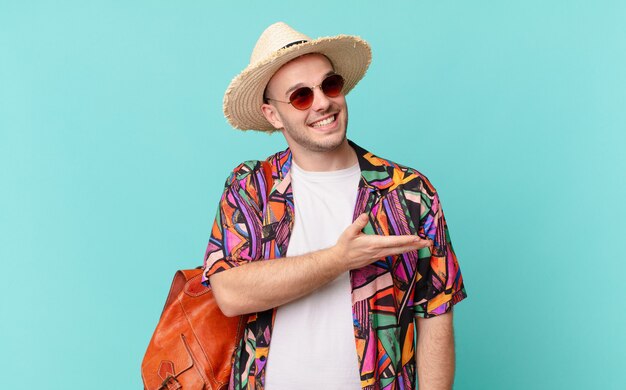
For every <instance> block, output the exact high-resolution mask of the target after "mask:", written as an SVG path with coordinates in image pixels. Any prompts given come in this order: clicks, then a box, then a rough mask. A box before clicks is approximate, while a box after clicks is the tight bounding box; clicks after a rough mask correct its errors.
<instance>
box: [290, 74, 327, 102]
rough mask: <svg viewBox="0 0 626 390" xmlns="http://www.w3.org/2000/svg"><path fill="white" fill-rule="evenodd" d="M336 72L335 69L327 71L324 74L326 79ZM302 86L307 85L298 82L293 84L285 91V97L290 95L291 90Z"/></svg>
mask: <svg viewBox="0 0 626 390" xmlns="http://www.w3.org/2000/svg"><path fill="white" fill-rule="evenodd" d="M334 74H336V73H335V71H334V70H330V71H328V72H326V74H325V75H324V79H326V77H328V76H332V75H334ZM324 79H322V81H324ZM300 87H306V85H304V83H298V84H296V85H293V86H291V87H290V88H289V89H288V90H287V91H285V97H289V95H290V94H291V92H293V91H295V90H296V89H298V88H300Z"/></svg>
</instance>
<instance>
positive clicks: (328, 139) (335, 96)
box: [203, 23, 466, 390]
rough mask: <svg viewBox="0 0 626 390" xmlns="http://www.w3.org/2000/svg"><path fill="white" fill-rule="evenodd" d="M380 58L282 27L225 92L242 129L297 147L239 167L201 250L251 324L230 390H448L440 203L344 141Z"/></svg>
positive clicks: (221, 295) (227, 305)
mask: <svg viewBox="0 0 626 390" xmlns="http://www.w3.org/2000/svg"><path fill="white" fill-rule="evenodd" d="M370 60H371V51H370V48H369V45H368V44H367V43H366V42H364V41H363V40H361V39H359V38H358V37H353V36H337V37H328V38H320V39H316V40H311V39H310V38H309V37H307V36H305V35H303V34H301V33H299V32H297V31H295V30H293V29H292V28H291V27H289V26H287V25H286V24H284V23H276V24H274V25H272V26H270V27H269V28H268V29H267V30H265V32H263V34H262V35H261V37H260V38H259V40H258V41H257V44H256V46H255V48H254V51H253V53H252V57H251V61H250V64H249V65H248V67H247V68H246V69H245V70H244V71H243V72H242V73H241V74H239V75H238V76H237V77H236V78H235V79H233V81H232V82H231V85H230V86H229V88H228V90H227V91H226V95H225V98H224V112H225V115H226V117H227V118H228V120H229V121H230V123H231V124H232V125H233V126H234V127H235V128H239V129H255V130H260V131H270V132H271V131H280V132H281V133H282V134H283V135H284V137H285V139H286V141H287V144H288V145H289V148H288V149H287V150H285V151H282V152H279V153H276V154H275V155H273V156H270V157H269V158H268V159H267V160H266V161H247V162H245V163H243V164H241V165H240V166H238V167H236V168H235V169H234V171H233V172H232V173H231V175H230V176H229V177H228V179H227V180H226V185H225V190H224V194H223V195H222V198H221V200H220V204H219V209H218V212H217V217H216V220H215V224H214V225H213V229H212V234H211V238H210V241H209V245H208V248H207V252H206V256H205V271H204V278H203V280H204V282H205V283H206V284H209V283H210V285H211V286H212V288H213V292H214V295H215V298H216V300H217V302H218V305H219V306H220V308H221V309H222V311H223V312H224V313H225V314H226V315H228V316H236V315H248V316H249V318H248V322H247V327H246V329H245V334H244V337H243V339H242V340H241V342H240V343H239V345H238V347H237V349H236V351H235V354H234V362H233V369H232V373H231V380H230V388H231V389H244V388H246V389H268V390H275V389H361V388H362V389H372V390H373V389H414V388H416V383H415V382H416V374H417V377H418V378H419V385H420V389H449V388H451V386H452V380H453V377H454V341H453V331H452V306H453V305H454V304H455V303H457V302H459V301H460V300H462V299H463V298H465V297H466V294H465V289H464V286H463V279H462V277H461V273H460V270H459V266H458V263H457V260H456V256H455V254H454V251H453V249H452V245H451V243H450V239H449V235H448V231H447V227H446V222H445V219H444V216H443V212H442V210H441V205H440V203H439V197H438V195H437V193H436V192H435V190H434V188H433V187H432V185H431V184H430V182H429V181H428V180H427V178H426V177H424V176H423V175H422V174H420V173H419V172H417V171H416V170H414V169H411V168H407V167H403V166H401V165H398V164H395V163H393V162H391V161H388V160H385V159H382V158H379V157H376V156H374V155H373V154H371V153H370V152H367V151H366V150H364V149H362V148H361V147H359V146H358V145H356V144H355V143H353V142H352V141H349V140H348V139H347V138H346V129H347V124H348V110H347V105H346V100H345V94H347V93H348V92H349V91H350V90H351V89H352V88H353V87H354V86H355V85H356V84H357V82H358V81H359V80H360V79H361V78H362V77H363V76H364V74H365V71H366V70H367V67H368V66H369V63H370ZM415 334H417V336H415Z"/></svg>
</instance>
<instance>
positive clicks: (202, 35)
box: [0, 0, 626, 389]
mask: <svg viewBox="0 0 626 390" xmlns="http://www.w3.org/2000/svg"><path fill="white" fill-rule="evenodd" d="M279 20H283V21H285V22H287V23H290V24H292V25H293V26H294V27H296V28H297V29H299V30H300V31H303V32H305V33H307V34H308V35H310V36H313V37H317V36H323V35H334V34H339V33H346V34H355V35H361V36H362V37H363V38H365V39H366V40H368V41H369V42H370V43H371V45H372V47H373V52H374V61H373V63H372V66H371V68H370V70H369V72H368V74H367V76H366V77H365V79H364V80H363V81H362V82H361V83H360V84H359V85H358V86H357V88H356V89H355V90H354V91H353V92H352V93H351V94H350V95H349V96H348V101H349V105H350V126H349V135H350V137H351V138H352V139H353V140H354V141H356V142H357V143H358V144H360V145H361V146H363V147H365V148H368V149H371V150H372V151H374V152H375V153H377V154H378V155H380V156H383V157H387V158H390V159H392V160H394V161H397V162H400V163H402V164H405V165H409V166H412V167H415V168H417V169H419V170H420V171H421V172H423V173H424V174H426V175H427V176H428V177H429V178H430V179H431V181H432V182H433V183H434V185H435V186H436V187H437V189H438V190H439V192H440V195H441V199H442V202H443V205H444V210H445V212H446V218H447V220H448V224H449V227H450V232H451V236H452V240H453V243H454V247H455V250H456V252H457V255H458V257H459V260H460V264H461V268H462V271H463V275H464V278H465V281H466V286H467V290H468V294H469V298H468V299H467V300H466V301H464V302H462V303H461V304H459V305H458V306H457V308H456V314H455V317H456V319H455V322H456V335H457V351H458V356H457V364H458V367H457V375H456V385H455V388H456V389H623V388H626V379H625V377H624V367H625V363H626V335H625V334H626V332H625V331H624V329H626V310H625V305H624V298H625V297H626V288H625V287H624V282H623V274H624V271H626V266H625V265H624V256H623V254H622V252H623V243H624V235H625V234H626V228H625V224H624V220H625V218H626V207H625V206H624V203H623V202H624V199H625V197H626V185H625V184H626V183H625V182H626V180H625V179H626V174H625V168H626V158H625V157H624V154H625V153H624V152H625V149H626V148H625V147H626V22H625V21H626V3H625V2H622V1H577V0H573V1H537V0H526V1H499V2H493V1H471V2H470V1H438V2H435V1H395V2H363V1H358V2H357V1H354V2H347V1H346V2H336V1H316V2H311V3H302V4H301V6H299V7H297V6H296V5H295V3H293V2H283V3H279V2H265V3H261V2H253V1H237V2H233V3H229V4H226V3H225V2H219V3H210V2H209V1H183V2H172V1H167V2H166V1H133V2H122V1H90V2H85V1H38V2H35V1H19V2H18V1H7V0H3V1H1V2H0V186H1V190H0V204H1V211H0V221H1V223H0V260H1V262H0V264H1V265H0V267H1V273H0V275H1V278H2V279H1V281H2V283H1V284H0V300H1V301H0V302H1V305H0V318H1V320H0V367H2V372H3V373H2V380H1V382H2V386H1V387H3V388H11V389H31V388H44V389H68V388H71V389H111V388H115V389H139V388H141V378H140V371H139V369H140V363H141V359H142V357H143V353H144V351H145V348H146V346H147V344H148V341H149V339H150V336H151V334H152V331H153V329H154V326H155V325H156V322H157V319H158V317H159V315H160V312H161V308H162V305H163V303H164V300H165V296H166V294H167V291H168V288H169V284H170V282H171V278H172V276H173V273H174V271H175V270H177V269H180V268H188V267H194V266H197V265H200V264H201V262H202V256H203V254H204V249H205V246H206V243H207V240H208V236H209V231H210V228H211V224H212V221H213V217H214V215H215V211H216V205H217V200H218V197H219V195H220V192H221V188H222V186H223V183H224V179H225V178H226V176H227V175H228V173H229V170H230V169H232V168H233V167H234V166H235V165H236V164H238V163H239V162H241V161H243V160H247V159H255V158H264V157H266V156H267V155H269V154H271V153H273V152H275V151H277V150H280V149H283V148H284V147H285V146H286V145H285V142H284V140H283V138H282V136H281V135H280V134H275V135H273V136H268V135H265V134H257V133H254V132H245V133H244V132H238V131H234V130H232V129H231V128H230V127H229V126H228V124H227V123H226V121H225V119H224V118H223V115H222V111H221V107H222V104H221V102H222V96H223V92H224V90H225V88H226V86H227V85H228V83H229V82H230V80H231V78H232V77H234V76H235V75H236V74H237V73H238V72H239V71H240V70H242V69H243V68H244V67H245V66H246V65H247V63H248V58H249V53H250V52H251V50H252V47H253V45H254V43H255V41H256V38H257V37H258V35H259V34H260V33H261V32H262V30H263V29H264V28H265V27H266V26H268V25H269V24H271V23H273V22H275V21H279Z"/></svg>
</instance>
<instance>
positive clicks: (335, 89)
mask: <svg viewBox="0 0 626 390" xmlns="http://www.w3.org/2000/svg"><path fill="white" fill-rule="evenodd" d="M342 89H343V77H341V76H340V75H338V74H334V75H332V76H328V77H326V78H325V79H324V81H323V82H322V91H324V94H325V95H326V96H328V97H337V96H339V94H340V93H341V90H342Z"/></svg>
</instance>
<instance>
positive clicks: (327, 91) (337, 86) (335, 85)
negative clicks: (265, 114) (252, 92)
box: [265, 74, 344, 110]
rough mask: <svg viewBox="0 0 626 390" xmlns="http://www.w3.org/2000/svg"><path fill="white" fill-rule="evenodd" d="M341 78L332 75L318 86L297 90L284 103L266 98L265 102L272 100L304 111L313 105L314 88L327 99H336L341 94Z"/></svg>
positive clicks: (342, 81)
mask: <svg viewBox="0 0 626 390" xmlns="http://www.w3.org/2000/svg"><path fill="white" fill-rule="evenodd" d="M343 83H344V80H343V77H341V76H340V75H338V74H332V75H330V76H328V77H326V78H325V79H324V81H322V83H321V84H320V85H314V86H312V87H310V88H309V87H302V88H298V89H296V90H295V91H293V92H292V93H291V95H289V101H288V102H284V101H282V100H276V99H270V98H268V97H266V98H265V99H266V100H273V101H275V102H280V103H287V104H291V105H292V106H293V108H295V109H297V110H306V109H308V108H310V107H311V106H312V105H313V100H314V99H315V96H314V93H313V90H314V89H315V88H318V87H319V88H321V89H322V92H324V95H326V96H328V97H337V96H339V94H341V90H342V89H343Z"/></svg>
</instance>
